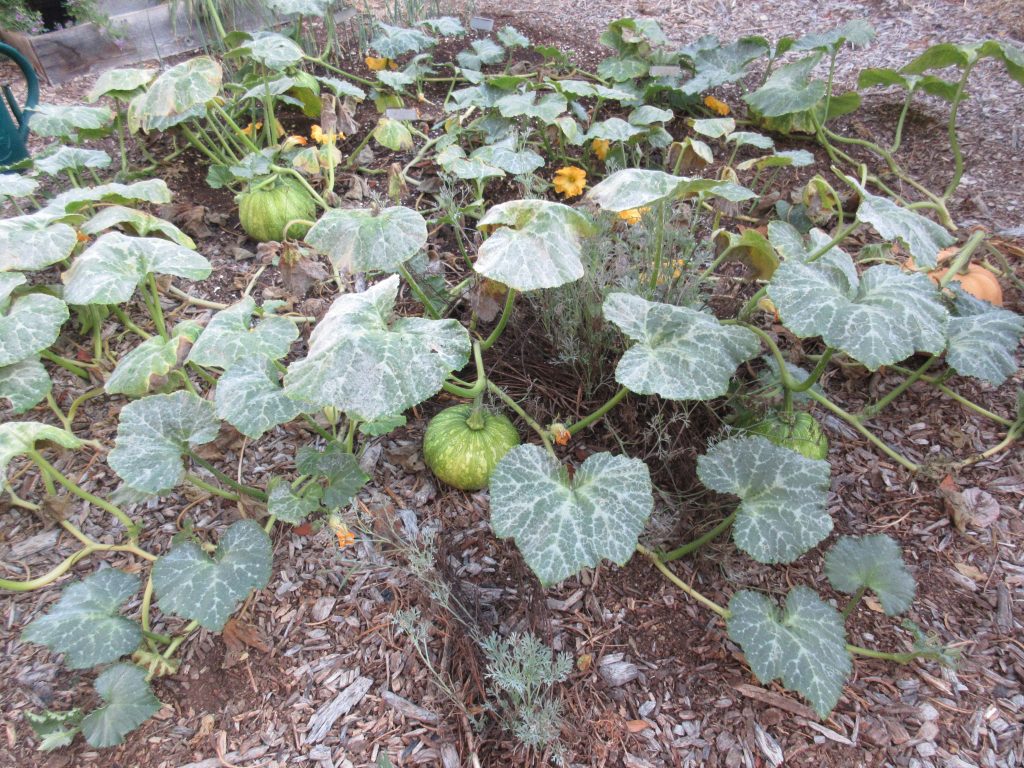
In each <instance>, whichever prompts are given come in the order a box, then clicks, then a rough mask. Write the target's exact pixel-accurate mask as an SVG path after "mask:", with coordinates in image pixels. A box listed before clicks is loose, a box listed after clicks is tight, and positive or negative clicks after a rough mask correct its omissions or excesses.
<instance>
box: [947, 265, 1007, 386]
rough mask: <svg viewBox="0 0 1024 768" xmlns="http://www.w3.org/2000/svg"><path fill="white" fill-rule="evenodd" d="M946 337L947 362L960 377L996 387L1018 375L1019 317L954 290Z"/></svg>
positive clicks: (963, 292)
mask: <svg viewBox="0 0 1024 768" xmlns="http://www.w3.org/2000/svg"><path fill="white" fill-rule="evenodd" d="M952 285H953V286H955V285H956V283H952ZM946 335H947V337H948V343H947V346H946V362H947V363H948V364H949V367H950V368H952V369H953V370H954V371H956V372H957V373H959V374H960V375H961V376H973V377H974V378H976V379H982V380H983V381H987V382H989V383H990V384H992V385H993V386H996V387H998V386H999V385H1000V384H1002V383H1003V382H1004V381H1006V380H1007V379H1008V378H1010V376H1012V375H1013V374H1014V373H1016V372H1017V358H1016V352H1017V345H1018V344H1019V343H1020V339H1021V336H1024V318H1022V317H1021V316H1020V315H1018V314H1016V313H1014V312H1010V311H1009V310H1006V309H1000V308H999V307H994V306H992V305H991V304H989V303H988V302H987V301H981V300H980V299H976V298H974V297H973V296H971V295H970V294H968V293H966V292H965V291H962V290H957V291H956V304H955V307H954V313H953V316H952V317H951V318H950V319H949V325H948V326H947V328H946Z"/></svg>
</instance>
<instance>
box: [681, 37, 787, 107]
mask: <svg viewBox="0 0 1024 768" xmlns="http://www.w3.org/2000/svg"><path fill="white" fill-rule="evenodd" d="M712 42H713V44H712V45H709V46H707V47H702V48H700V49H698V50H695V51H693V52H692V54H691V57H692V59H693V67H694V70H695V74H694V76H693V78H692V79H691V80H688V81H686V82H685V83H683V86H682V89H681V90H682V91H683V93H685V94H687V95H690V96H695V95H697V94H698V93H704V92H705V91H709V90H711V89H712V88H717V87H718V86H720V85H725V84H726V83H734V82H736V81H737V80H742V79H743V78H744V76H746V74H747V65H748V64H750V62H752V61H753V60H754V59H757V58H760V57H761V56H763V55H764V54H766V53H767V52H768V50H767V48H766V47H765V45H764V44H763V43H761V42H760V41H754V40H737V41H736V42H735V43H730V44H729V45H719V43H718V41H717V40H714V39H712Z"/></svg>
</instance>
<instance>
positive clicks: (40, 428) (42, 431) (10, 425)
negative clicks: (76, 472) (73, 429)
mask: <svg viewBox="0 0 1024 768" xmlns="http://www.w3.org/2000/svg"><path fill="white" fill-rule="evenodd" d="M43 440H46V441H49V442H51V443H56V444H57V445H59V446H61V447H62V448H81V447H82V445H83V443H82V441H81V440H79V439H78V438H77V437H75V436H74V435H72V434H71V433H70V432H68V431H66V430H63V429H58V428H57V427H51V426H50V425H49V424H42V423H40V422H38V421H7V422H4V423H3V424H0V478H2V477H4V476H5V473H6V472H7V465H8V464H10V462H11V459H13V458H14V457H15V456H21V455H22V454H25V453H29V452H30V451H34V450H35V447H36V443H38V442H41V441H43Z"/></svg>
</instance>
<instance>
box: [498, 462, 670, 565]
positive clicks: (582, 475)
mask: <svg viewBox="0 0 1024 768" xmlns="http://www.w3.org/2000/svg"><path fill="white" fill-rule="evenodd" d="M490 490H491V526H492V527H493V528H494V533H495V535H497V536H499V537H500V538H514V539H515V540H516V545H517V546H518V547H519V550H520V551H521V552H522V553H523V558H524V559H525V560H526V563H527V565H529V566H530V569H531V570H532V571H533V572H534V573H535V574H537V578H539V579H540V581H541V583H542V584H544V585H549V584H555V583H557V582H559V581H562V580H563V579H567V578H569V577H570V576H572V575H573V574H575V573H578V572H579V571H580V570H581V569H582V568H588V567H594V566H596V565H598V563H600V562H601V560H602V559H604V558H607V559H609V560H611V561H613V562H615V563H618V564H619V565H623V564H625V563H626V561H627V560H629V558H630V557H631V556H632V554H633V552H634V551H635V550H636V544H637V539H638V538H639V536H640V532H641V531H642V530H643V528H644V525H645V524H646V522H647V518H648V517H650V514H651V510H652V509H653V506H654V501H653V497H652V495H651V479H650V475H649V473H648V471H647V465H646V464H644V463H643V462H642V461H640V460H639V459H631V458H629V457H626V456H612V455H611V454H610V453H595V454H592V455H591V456H589V457H588V458H587V459H586V461H584V462H583V464H581V465H580V467H579V469H578V470H576V473H575V476H574V477H573V478H572V479H570V478H569V475H568V473H567V472H566V470H565V468H564V467H562V466H561V465H560V464H559V463H558V462H557V461H556V460H555V459H553V458H552V457H551V456H550V455H549V454H548V453H546V452H545V451H544V449H543V448H540V447H539V446H536V445H520V446H517V447H515V448H513V449H512V450H511V451H509V452H508V453H507V454H505V456H504V458H503V459H502V460H501V461H500V462H498V466H497V467H495V469H494V472H493V474H492V475H491V480H490Z"/></svg>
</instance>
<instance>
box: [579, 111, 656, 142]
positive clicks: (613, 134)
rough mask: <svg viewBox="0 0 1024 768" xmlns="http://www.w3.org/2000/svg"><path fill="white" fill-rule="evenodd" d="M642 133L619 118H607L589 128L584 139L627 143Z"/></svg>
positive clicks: (642, 131)
mask: <svg viewBox="0 0 1024 768" xmlns="http://www.w3.org/2000/svg"><path fill="white" fill-rule="evenodd" d="M643 133H644V129H643V128H638V127H637V126H635V125H630V124H629V123H627V122H626V121H625V120H623V119H622V118H621V117H609V118H608V119H607V120H601V121H599V122H596V123H594V124H593V125H592V126H590V130H589V131H587V133H586V135H585V136H584V139H585V140H586V141H590V140H591V139H604V140H605V141H629V140H630V139H632V138H633V137H634V136H640V135H642V134H643Z"/></svg>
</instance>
